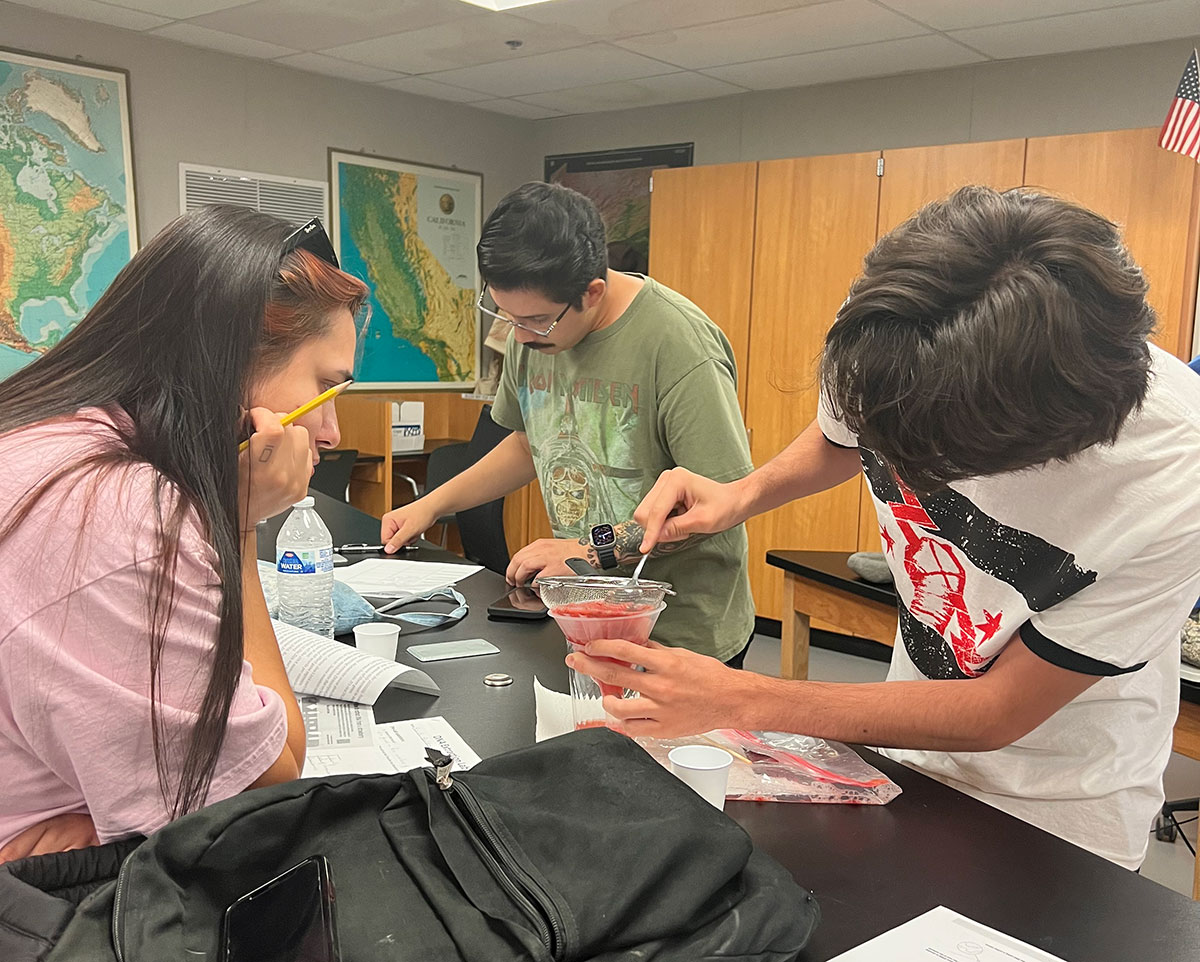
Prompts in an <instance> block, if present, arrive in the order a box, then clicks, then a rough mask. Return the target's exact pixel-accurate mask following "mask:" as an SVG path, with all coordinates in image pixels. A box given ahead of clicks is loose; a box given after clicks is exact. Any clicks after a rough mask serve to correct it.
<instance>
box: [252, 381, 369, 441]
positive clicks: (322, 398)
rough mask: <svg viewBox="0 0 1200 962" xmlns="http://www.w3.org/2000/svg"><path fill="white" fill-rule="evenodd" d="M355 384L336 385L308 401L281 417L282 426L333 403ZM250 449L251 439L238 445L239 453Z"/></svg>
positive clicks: (347, 382)
mask: <svg viewBox="0 0 1200 962" xmlns="http://www.w3.org/2000/svg"><path fill="white" fill-rule="evenodd" d="M353 383H354V381H353V379H351V380H349V381H343V382H342V383H341V384H335V385H334V386H333V387H331V388H330V389H329V390H328V391H326V392H325V393H324V394H318V395H317V396H316V397H315V398H313V399H312V400H311V401H308V402H307V403H305V404H301V405H300V406H299V407H298V408H296V410H294V411H292V412H291V413H290V414H285V415H284V416H283V417H281V418H280V419H279V423H280V424H282V425H283V426H284V427H287V426H288V425H289V424H291V423H292V422H293V421H295V420H296V418H302V417H304V415H306V414H307V413H308V412H309V411H313V410H315V409H316V408H319V407H320V406H321V405H322V404H324V403H325V402H326V401H332V400H333V399H334V398H335V397H337V396H338V395H339V394H341V393H342V392H343V391H344V390H346V388H348V387H349V386H350V385H351V384H353ZM248 447H250V439H249V438H246V440H245V441H243V442H242V443H241V444H239V445H238V451H245V450H246V448H248Z"/></svg>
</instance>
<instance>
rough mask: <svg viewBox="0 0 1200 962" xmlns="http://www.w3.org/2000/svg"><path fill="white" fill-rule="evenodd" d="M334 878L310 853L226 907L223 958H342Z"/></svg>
mask: <svg viewBox="0 0 1200 962" xmlns="http://www.w3.org/2000/svg"><path fill="white" fill-rule="evenodd" d="M341 959H342V953H341V950H340V948H339V946H338V937H337V913H336V909H335V902H334V895H333V879H332V877H331V876H330V873H329V863H328V862H327V861H326V860H325V856H323V855H314V856H313V857H312V858H306V859H305V860H304V861H303V862H301V863H300V864H298V865H293V866H292V867H291V868H290V869H288V870H287V871H286V872H284V873H283V874H282V875H279V876H276V877H275V878H273V879H271V881H269V882H267V883H266V884H264V885H260V886H259V887H258V888H256V889H254V890H253V891H252V892H247V893H246V894H245V895H243V896H242V897H241V898H240V899H238V900H237V901H236V902H234V903H233V904H232V905H230V906H229V907H228V908H227V909H226V910H225V915H224V916H223V917H222V919H221V944H220V954H219V962H341Z"/></svg>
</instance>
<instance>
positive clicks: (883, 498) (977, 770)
mask: <svg viewBox="0 0 1200 962" xmlns="http://www.w3.org/2000/svg"><path fill="white" fill-rule="evenodd" d="M1151 352H1152V360H1153V366H1152V373H1151V381H1150V388H1149V391H1148V393H1147V396H1146V400H1145V403H1144V404H1143V406H1142V409H1141V410H1140V411H1139V412H1136V413H1134V414H1133V415H1131V416H1130V418H1129V419H1128V421H1127V422H1126V423H1125V425H1124V427H1123V428H1122V429H1121V433H1120V435H1119V437H1118V438H1117V440H1116V442H1115V443H1114V444H1111V445H1095V446H1093V447H1091V448H1088V449H1087V450H1085V451H1083V452H1081V453H1080V454H1079V455H1077V456H1076V457H1074V458H1072V459H1071V460H1070V461H1068V462H1065V463H1064V462H1051V463H1048V464H1045V465H1040V466H1038V467H1035V468H1029V469H1026V470H1024V471H1014V472H1006V473H1004V474H997V475H992V476H989V477H983V478H975V479H971V480H967V481H961V482H955V483H953V484H951V485H949V486H948V487H947V488H945V489H943V490H941V491H939V492H937V493H936V494H934V495H932V496H922V497H918V496H917V495H915V494H914V493H913V492H912V491H910V490H908V489H907V488H906V487H905V486H904V485H902V484H901V483H900V482H899V481H898V480H897V479H896V477H895V475H894V474H893V473H892V472H891V470H890V469H889V468H888V467H887V466H886V465H885V464H883V462H882V461H880V459H879V458H878V457H876V456H875V455H874V454H873V453H872V452H871V451H868V450H866V449H865V448H863V449H860V454H861V456H862V461H863V470H864V472H865V474H866V476H867V481H868V484H869V485H870V488H871V494H872V498H873V500H874V502H875V509H876V512H877V513H878V516H879V530H880V537H881V539H882V543H883V551H884V555H885V557H886V558H887V561H888V564H889V566H890V567H891V570H892V574H893V575H894V577H895V580H896V591H897V594H898V596H899V600H900V601H901V605H900V626H899V630H898V632H897V638H896V647H895V651H894V653H893V656H892V664H891V670H890V671H889V673H888V679H889V680H897V681H911V680H920V679H925V678H932V679H955V678H960V679H969V678H973V677H975V676H977V675H980V674H983V673H984V672H986V671H987V670H988V667H989V666H990V665H991V664H992V661H993V660H994V659H995V658H996V656H997V655H998V654H999V653H1000V652H1001V651H1002V650H1003V649H1004V647H1005V646H1006V645H1008V644H1010V643H1018V644H1025V645H1026V646H1027V647H1028V648H1029V649H1030V650H1031V651H1033V652H1034V653H1035V654H1036V655H1038V656H1039V657H1040V658H1043V659H1044V660H1046V661H1048V662H1050V663H1052V664H1055V665H1058V666H1060V667H1063V668H1068V669H1070V670H1072V671H1078V672H1082V673H1085V674H1089V675H1096V676H1099V677H1100V681H1098V682H1097V683H1096V684H1094V685H1092V687H1091V688H1089V689H1088V690H1087V691H1085V692H1084V693H1083V694H1081V695H1080V696H1079V697H1077V698H1075V699H1074V700H1073V701H1071V702H1070V703H1069V704H1067V705H1065V706H1063V707H1062V708H1061V709H1059V710H1058V711H1057V712H1055V714H1054V715H1053V716H1051V717H1050V718H1048V719H1047V720H1046V721H1045V722H1043V723H1042V724H1041V725H1039V726H1038V727H1037V728H1036V729H1034V730H1033V731H1032V732H1030V733H1029V734H1028V735H1026V736H1025V737H1024V738H1021V739H1019V740H1018V741H1016V742H1014V743H1013V744H1011V745H1009V746H1008V747H1007V748H1002V749H1000V750H998V751H992V752H934V751H909V750H899V749H889V750H887V751H885V754H887V755H888V756H889V757H891V758H894V759H895V760H897V761H900V762H903V763H904V764H906V765H909V766H911V767H913V768H916V769H919V770H921V771H923V772H925V773H927V774H929V775H932V776H934V777H935V778H938V779H939V780H941V781H943V782H946V783H947V784H949V785H952V786H954V787H955V788H958V789H961V790H962V791H964V792H966V793H968V794H970V795H973V796H974V797H976V798H979V799H981V800H983V801H985V802H988V803H989V804H991V805H994V806H996V807H997V808H1000V809H1003V810H1004V811H1006V812H1009V813H1011V814H1013V815H1016V816H1017V817H1019V818H1022V819H1024V820H1026V821H1028V822H1031V823H1033V824H1034V825H1038V826H1040V827H1041V828H1044V829H1045V830H1047V831H1049V832H1053V833H1054V834H1055V835H1058V836H1060V837H1062V838H1065V839H1068V840H1069V841H1072V842H1074V843H1075V844H1077V845H1080V846H1082V847H1084V848H1087V849H1090V850H1091V851H1093V852H1096V853H1097V854H1099V855H1102V856H1104V857H1105V858H1108V859H1111V860H1112V861H1114V862H1117V863H1118V864H1120V865H1124V866H1126V867H1128V868H1136V867H1137V866H1138V865H1140V864H1141V862H1142V859H1143V858H1144V857H1145V853H1146V845H1147V843H1148V839H1149V832H1150V828H1151V823H1152V821H1153V819H1154V816H1155V814H1156V812H1157V811H1158V809H1159V808H1160V807H1161V805H1162V802H1163V789H1162V773H1163V769H1164V768H1166V764H1167V760H1168V757H1169V755H1170V752H1171V731H1172V727H1173V725H1174V723H1175V718H1176V716H1177V714H1178V711H1179V626H1180V625H1181V624H1183V621H1184V619H1185V618H1186V617H1187V615H1188V613H1189V612H1190V611H1191V609H1192V606H1193V605H1194V604H1195V601H1196V596H1197V593H1198V592H1200V378H1197V377H1196V375H1195V374H1194V373H1193V372H1192V371H1189V370H1188V368H1187V366H1186V365H1185V364H1183V363H1182V362H1181V361H1178V360H1176V359H1175V358H1174V357H1171V356H1170V355H1168V354H1167V353H1165V352H1164V351H1161V350H1159V349H1158V348H1154V347H1151ZM818 421H819V423H820V426H821V430H822V431H823V432H824V434H825V436H826V438H828V439H829V440H830V441H831V442H833V443H834V444H838V445H841V446H846V447H857V444H858V442H857V438H856V436H855V435H854V433H853V432H852V431H850V430H849V429H848V428H847V427H846V426H845V425H843V424H841V423H840V422H838V421H837V420H836V419H835V418H834V417H833V416H832V415H831V413H830V411H829V410H828V408H827V407H825V406H824V403H823V404H822V407H821V409H820V411H819V412H818Z"/></svg>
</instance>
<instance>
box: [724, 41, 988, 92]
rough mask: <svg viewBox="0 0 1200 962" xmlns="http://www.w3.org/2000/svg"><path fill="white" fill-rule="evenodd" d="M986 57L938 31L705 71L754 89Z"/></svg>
mask: <svg viewBox="0 0 1200 962" xmlns="http://www.w3.org/2000/svg"><path fill="white" fill-rule="evenodd" d="M984 59H986V58H985V57H983V56H982V55H981V54H977V53H974V52H972V51H970V50H968V49H967V48H966V47H964V46H962V45H961V44H957V43H954V42H953V41H952V40H947V39H946V38H945V37H943V36H941V35H940V34H929V35H926V36H923V37H907V38H905V39H904V40H884V41H883V42H882V43H871V44H863V45H862V46H858V47H842V48H840V49H838V50H820V51H816V52H814V53H801V54H796V55H795V56H792V57H775V58H773V59H771V60H755V61H751V62H750V63H738V64H731V65H729V66H726V67H710V68H708V69H707V70H705V71H704V73H705V74H707V75H708V76H710V77H719V78H721V79H722V80H728V81H730V82H731V83H736V84H741V85H742V86H743V87H749V88H750V89H752V90H772V89H779V88H782V87H804V86H807V85H809V84H822V83H834V82H836V81H839V80H854V79H856V78H860V77H883V76H887V75H888V74H898V73H907V72H909V71H914V70H938V69H941V68H943V67H957V66H959V65H961V64H965V63H976V62H978V61H981V60H984Z"/></svg>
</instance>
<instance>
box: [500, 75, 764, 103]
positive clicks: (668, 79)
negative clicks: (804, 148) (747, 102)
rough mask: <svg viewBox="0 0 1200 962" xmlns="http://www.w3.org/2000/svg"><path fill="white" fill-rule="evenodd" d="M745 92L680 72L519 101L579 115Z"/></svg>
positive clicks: (711, 79)
mask: <svg viewBox="0 0 1200 962" xmlns="http://www.w3.org/2000/svg"><path fill="white" fill-rule="evenodd" d="M745 92H746V91H745V90H744V89H743V88H741V87H735V86H734V85H733V84H729V83H724V82H722V81H720V80H716V79H714V78H712V77H705V76H703V75H702V74H698V73H691V72H689V71H686V70H683V71H680V72H678V73H671V74H663V75H662V76H659V77H645V78H643V79H641V80H620V81H616V82H615V83H605V84H594V85H592V86H588V87H572V88H570V89H569V90H556V91H554V92H553V93H545V94H529V95H527V96H525V97H522V98H521V99H522V100H523V101H525V102H526V103H531V104H537V105H538V106H540V107H549V108H552V109H555V110H560V111H562V112H563V113H572V114H579V113H594V112H596V111H600V110H627V109H630V108H632V107H651V106H654V105H655V104H674V103H683V102H684V101H687V100H709V99H712V98H714V97H724V96H727V95H729V94H742V93H745Z"/></svg>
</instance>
